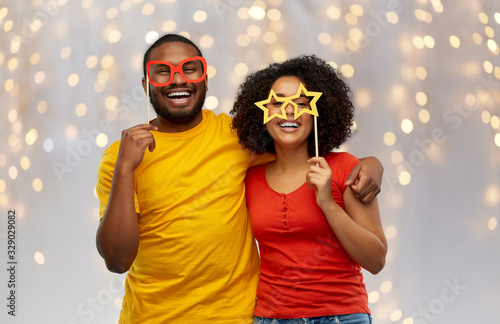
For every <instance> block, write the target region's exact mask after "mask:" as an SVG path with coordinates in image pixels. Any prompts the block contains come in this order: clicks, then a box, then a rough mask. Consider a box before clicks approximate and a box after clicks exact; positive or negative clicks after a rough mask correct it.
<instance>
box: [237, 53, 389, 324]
mask: <svg viewBox="0 0 500 324" xmlns="http://www.w3.org/2000/svg"><path fill="white" fill-rule="evenodd" d="M301 84H302V86H303V87H305V89H304V88H303V87H301ZM300 89H303V90H300ZM271 90H272V91H271ZM304 90H305V91H304ZM310 92H312V93H313V95H314V96H309V95H311V93H310ZM317 93H321V95H320V96H319V99H318V94H317ZM299 95H300V96H299ZM266 98H267V100H266ZM316 100H317V101H316ZM255 103H257V104H258V105H259V106H260V108H261V109H259V107H257V105H255ZM264 104H265V106H264ZM283 106H284V107H283ZM315 108H317V112H318V114H319V117H318V118H317V122H318V149H319V154H320V156H319V157H315V153H314V152H315V139H314V131H313V115H312V113H314V109H315ZM266 110H267V111H266ZM303 110H305V112H304V111H303ZM353 110H354V108H353V105H352V102H351V100H350V90H349V88H348V86H347V85H346V83H344V81H342V79H340V78H339V76H338V75H337V73H336V72H335V70H334V69H333V68H332V67H331V66H330V65H328V64H327V63H326V62H325V61H323V60H321V59H319V58H317V57H315V56H301V57H298V58H295V59H290V60H288V61H285V62H283V63H276V64H272V65H270V66H269V67H267V68H265V69H263V70H261V71H258V72H256V73H254V74H252V75H250V76H249V77H247V79H246V81H245V83H243V84H242V85H241V86H240V88H239V91H238V96H237V99H236V102H235V105H234V108H233V110H232V111H231V113H233V114H235V115H236V116H235V118H234V120H233V128H235V129H236V130H237V134H238V136H239V138H240V143H241V144H242V145H243V146H244V147H245V148H247V149H249V150H251V151H253V152H255V153H257V154H263V153H266V152H268V153H276V160H275V161H273V162H270V163H268V164H266V165H263V166H258V167H255V168H253V169H251V170H249V172H248V174H247V178H246V184H247V194H246V195H247V205H248V210H249V215H250V220H251V225H252V230H253V233H254V236H255V238H256V239H257V241H258V243H259V248H260V253H261V267H260V276H259V279H260V281H259V285H258V288H257V304H256V308H255V312H254V315H255V317H254V323H264V324H265V323H371V317H370V310H369V308H368V297H367V293H366V289H365V285H364V283H363V276H362V273H361V268H360V267H362V268H364V269H366V270H368V271H370V272H371V273H373V274H376V273H378V272H379V271H380V270H381V269H382V268H383V267H384V264H385V256H386V253H387V242H386V239H385V235H384V232H383V229H382V224H381V221H380V215H379V209H378V202H377V199H376V198H374V199H372V200H371V202H370V203H368V204H364V203H362V202H361V201H359V200H358V199H357V198H355V197H354V194H353V192H352V190H351V189H350V188H349V187H346V186H345V185H344V183H345V181H346V178H347V176H348V174H349V173H350V171H351V170H352V168H353V167H354V166H355V165H356V164H357V163H358V162H359V160H358V159H356V158H355V157H354V156H352V155H350V154H348V153H333V152H331V151H332V150H333V149H334V148H337V147H339V146H340V145H341V144H342V143H344V142H345V141H346V140H347V139H348V138H349V136H350V134H351V131H350V127H351V125H352V119H353ZM263 114H264V118H265V119H266V120H267V123H265V124H264V123H263ZM295 117H296V119H294V118H295ZM284 118H286V119H284Z"/></svg>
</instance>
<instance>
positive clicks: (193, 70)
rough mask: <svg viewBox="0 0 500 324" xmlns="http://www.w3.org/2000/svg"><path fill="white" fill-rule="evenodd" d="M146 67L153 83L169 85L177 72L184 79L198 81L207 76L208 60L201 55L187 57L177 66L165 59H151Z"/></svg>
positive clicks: (159, 85)
mask: <svg viewBox="0 0 500 324" xmlns="http://www.w3.org/2000/svg"><path fill="white" fill-rule="evenodd" d="M146 69H147V71H148V78H149V80H150V81H151V84H152V85H154V86H156V87H162V86H166V85H169V84H170V83H171V82H172V80H173V79H174V75H175V73H177V72H178V73H179V74H180V76H181V77H182V79H183V80H184V81H186V82H188V83H196V82H200V81H201V80H203V79H204V78H205V77H206V76H207V61H206V60H205V59H204V58H203V57H201V56H195V57H190V58H187V59H185V60H184V61H182V62H181V63H179V65H177V66H174V65H173V64H172V63H169V62H165V61H149V62H148V64H147V66H146Z"/></svg>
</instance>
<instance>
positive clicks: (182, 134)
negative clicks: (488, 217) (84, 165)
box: [96, 35, 382, 324]
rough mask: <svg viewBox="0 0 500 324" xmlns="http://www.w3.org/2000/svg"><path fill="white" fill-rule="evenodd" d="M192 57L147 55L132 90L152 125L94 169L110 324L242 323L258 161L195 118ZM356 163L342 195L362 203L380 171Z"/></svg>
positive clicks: (254, 261)
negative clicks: (109, 275)
mask: <svg viewBox="0 0 500 324" xmlns="http://www.w3.org/2000/svg"><path fill="white" fill-rule="evenodd" d="M201 56H202V55H201V52H200V51H199V49H198V47H197V46H196V45H195V44H193V43H192V42H191V41H190V40H188V39H186V38H184V37H182V36H179V35H165V36H163V37H162V38H160V39H158V40H157V41H156V42H155V43H154V44H153V45H152V46H151V47H150V48H149V49H148V51H147V52H146V54H145V56H144V78H143V81H142V83H143V86H144V88H145V89H146V87H147V86H149V85H148V82H147V80H148V79H149V80H151V83H152V84H153V85H155V86H152V87H151V88H150V89H151V90H150V93H151V103H152V105H153V107H154V109H155V111H156V114H157V118H156V119H154V120H153V121H152V122H151V124H148V125H138V126H134V127H132V128H129V129H127V130H124V131H123V132H122V138H121V140H120V141H117V142H115V143H113V144H112V145H111V146H110V147H109V148H108V149H107V150H106V151H105V152H104V155H103V159H102V161H101V164H100V167H99V171H98V181H97V193H98V196H99V199H100V204H101V209H100V210H101V222H100V224H99V228H98V230H97V237H96V239H97V249H98V251H99V253H100V254H101V256H102V257H103V258H104V260H105V262H106V266H107V267H108V269H109V270H110V271H112V272H118V273H123V272H126V271H128V274H127V278H126V281H125V297H124V300H123V308H122V312H121V314H120V323H124V324H125V323H134V324H136V323H231V324H234V323H252V314H253V308H254V306H255V293H256V286H257V280H258V277H257V275H258V269H259V258H258V251H257V248H256V245H255V241H254V239H253V236H252V233H251V229H250V225H249V221H248V215H247V210H246V201H245V185H244V179H245V175H246V171H247V170H248V169H249V168H250V167H252V166H254V165H257V164H261V163H264V162H266V161H269V159H270V157H269V156H261V157H255V156H252V154H251V153H250V152H247V151H245V150H243V149H242V148H241V146H240V145H239V143H238V138H237V136H236V134H234V133H233V132H231V128H230V124H231V118H230V117H228V116H227V115H225V114H220V115H217V116H216V115H214V114H213V112H211V111H208V110H202V107H203V103H204V99H205V93H206V91H207V81H208V80H207V77H206V63H205V62H204V59H202V58H201ZM146 76H148V79H146ZM364 163H365V164H364V165H361V167H360V168H356V170H355V171H353V174H352V179H356V180H355V181H352V182H353V183H354V182H355V183H358V182H359V184H358V185H357V186H354V185H353V186H352V188H353V190H354V191H356V192H357V193H358V194H360V197H364V198H363V199H365V200H369V199H370V198H371V197H373V196H375V195H376V194H377V193H378V191H379V188H380V182H381V178H382V167H381V165H380V163H379V162H378V160H376V159H375V158H371V159H368V160H367V161H365V162H364ZM358 173H359V174H360V176H358ZM372 173H373V174H375V176H371V174H372ZM374 179H376V181H375V180H374ZM377 181H378V182H377ZM366 188H368V189H369V190H366ZM366 192H369V193H368V194H366Z"/></svg>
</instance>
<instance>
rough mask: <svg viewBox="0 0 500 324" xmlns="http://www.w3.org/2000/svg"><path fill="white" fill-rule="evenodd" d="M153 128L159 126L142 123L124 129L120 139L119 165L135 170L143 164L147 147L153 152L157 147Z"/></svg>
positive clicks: (155, 128) (156, 128)
mask: <svg viewBox="0 0 500 324" xmlns="http://www.w3.org/2000/svg"><path fill="white" fill-rule="evenodd" d="M152 130H158V127H156V126H153V125H150V124H141V125H137V126H134V127H131V128H129V129H126V130H124V131H123V132H122V138H121V141H120V150H119V151H118V159H117V162H116V163H117V165H118V164H119V165H120V166H121V167H122V168H128V169H129V170H130V169H131V170H132V171H133V170H135V168H137V167H138V166H139V164H141V162H142V159H143V158H144V153H145V152H146V148H148V149H149V151H150V152H153V151H154V149H155V147H156V142H155V138H154V136H153V134H152V133H151V132H150V131H152Z"/></svg>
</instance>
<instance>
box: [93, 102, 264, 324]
mask: <svg viewBox="0 0 500 324" xmlns="http://www.w3.org/2000/svg"><path fill="white" fill-rule="evenodd" d="M230 123H231V118H230V117H228V116H227V115H225V114H220V115H215V114H214V113H213V112H211V111H206V110H204V111H203V120H202V122H201V123H200V124H199V125H197V126H196V127H195V128H193V129H191V130H189V131H186V132H182V133H161V132H152V133H153V135H154V137H155V141H156V149H155V150H154V152H149V151H148V150H146V153H145V155H144V160H143V161H142V163H141V164H140V165H139V167H138V168H137V169H136V170H135V172H134V192H135V206H136V207H135V208H136V212H137V213H138V214H140V216H139V230H140V243H139V250H138V253H137V257H136V259H135V261H134V263H133V264H132V266H131V268H130V270H129V272H128V274H127V277H126V281H125V296H124V299H123V306H122V311H121V314H120V323H123V324H125V323H127V324H128V323H133V324H138V323H231V324H236V323H252V314H253V310H254V306H255V294H256V287H257V281H258V271H259V257H258V252H257V248H256V245H255V241H254V239H253V236H252V233H251V228H250V224H249V219H248V214H247V209H246V201H245V183H244V179H245V175H246V172H247V170H248V168H250V167H251V166H253V165H254V164H260V163H262V162H265V161H264V160H269V157H266V156H263V157H261V158H259V159H257V160H256V159H253V156H252V154H251V153H249V152H248V151H246V150H243V149H242V148H241V146H240V144H239V143H238V137H237V136H236V134H235V133H233V132H232V131H231V128H230ZM118 149H119V141H117V142H115V143H113V144H112V145H111V146H110V147H109V148H108V149H107V150H106V151H105V152H104V155H103V158H102V161H101V164H100V166H99V171H98V181H97V194H98V196H99V200H100V206H101V207H100V212H101V217H102V215H103V214H104V211H105V210H106V206H107V202H108V198H109V192H110V188H111V181H112V177H113V170H114V166H115V163H116V158H117V155H118ZM259 160H260V161H259Z"/></svg>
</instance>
